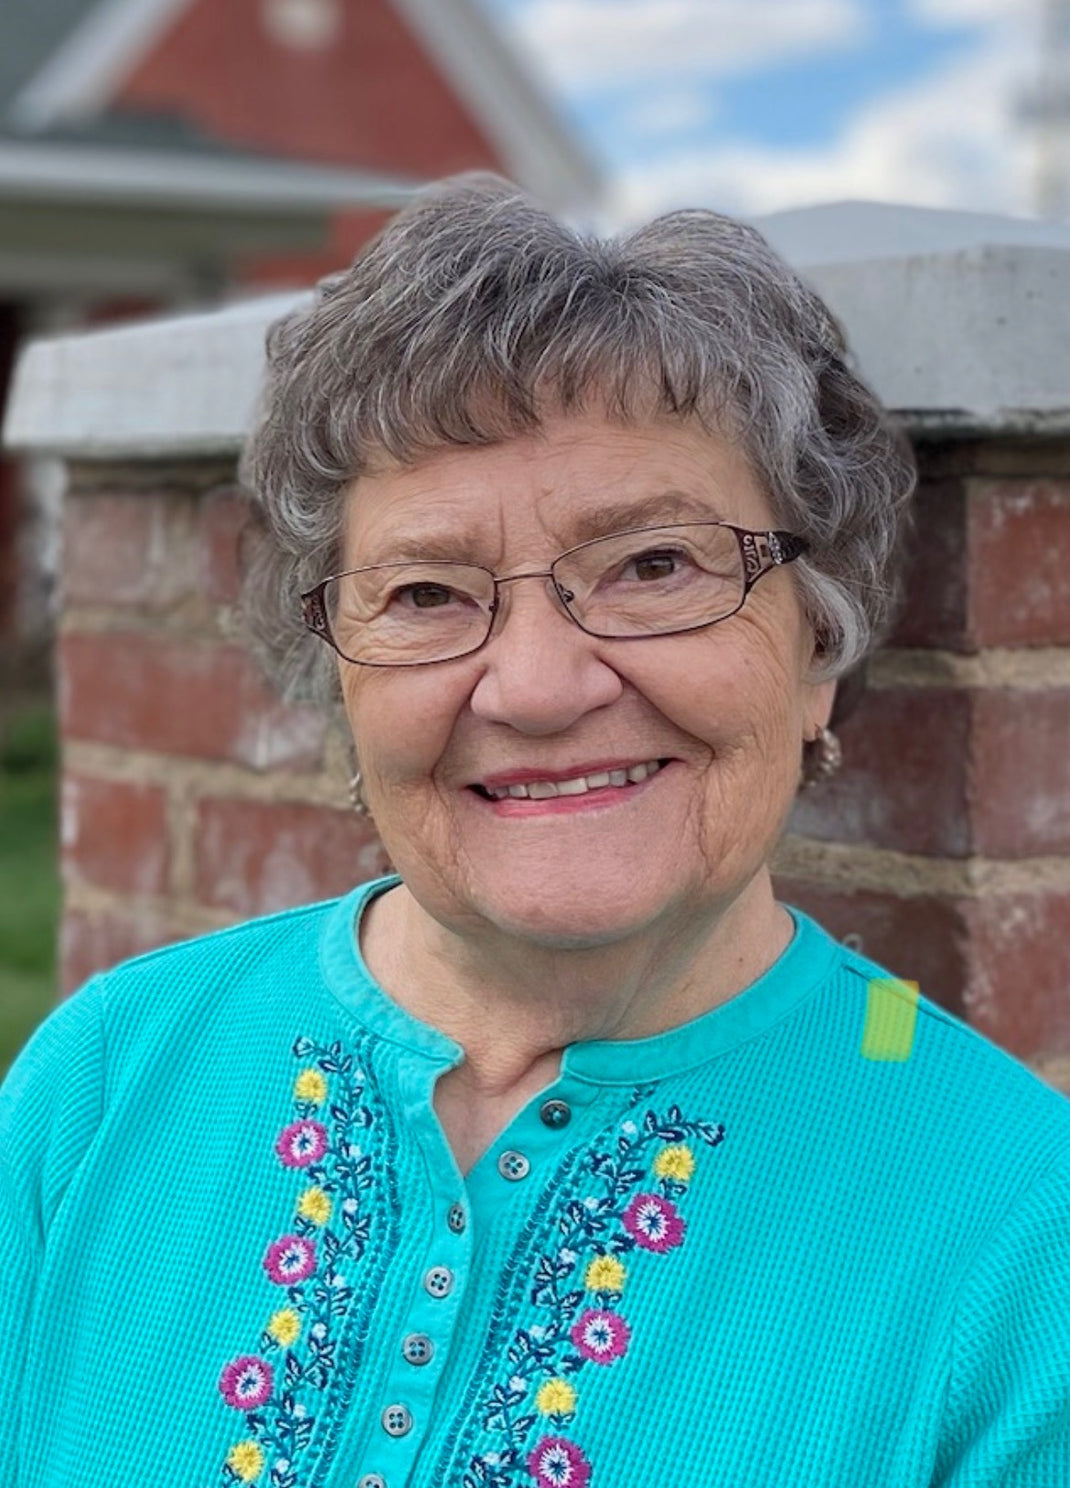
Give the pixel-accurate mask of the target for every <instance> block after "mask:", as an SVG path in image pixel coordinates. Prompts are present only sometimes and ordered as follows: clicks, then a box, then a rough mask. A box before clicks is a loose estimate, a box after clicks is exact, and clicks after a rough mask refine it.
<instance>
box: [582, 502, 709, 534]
mask: <svg viewBox="0 0 1070 1488" xmlns="http://www.w3.org/2000/svg"><path fill="white" fill-rule="evenodd" d="M722 520H723V517H722V515H721V513H720V512H719V511H717V510H716V509H715V508H714V507H711V505H710V503H709V502H708V501H704V500H703V499H702V498H701V497H699V496H690V495H688V493H687V492H686V491H662V492H659V493H658V494H657V495H655V496H641V497H638V498H637V499H636V500H634V501H606V502H603V503H602V504H601V505H599V506H596V507H594V508H592V509H590V510H588V511H584V512H580V513H578V514H577V515H576V517H575V520H574V521H572V522H570V524H569V528H570V531H571V532H572V533H573V541H574V542H575V543H583V542H588V541H590V539H591V538H595V537H606V536H608V535H610V534H612V533H614V532H627V531H628V530H629V528H632V527H661V526H664V525H666V524H668V523H672V522H719V521H722Z"/></svg>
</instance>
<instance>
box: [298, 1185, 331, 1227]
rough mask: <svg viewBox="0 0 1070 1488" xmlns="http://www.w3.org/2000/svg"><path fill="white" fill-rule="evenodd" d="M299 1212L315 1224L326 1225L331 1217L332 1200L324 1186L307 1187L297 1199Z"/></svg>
mask: <svg viewBox="0 0 1070 1488" xmlns="http://www.w3.org/2000/svg"><path fill="white" fill-rule="evenodd" d="M297 1212H298V1214H300V1215H301V1216H302V1217H303V1218H304V1219H310V1220H311V1221H312V1223H313V1224H318V1225H324V1224H326V1223H327V1221H328V1220H329V1219H330V1217H331V1200H330V1197H329V1195H327V1194H325V1193H324V1192H323V1189H322V1188H306V1189H305V1191H304V1193H303V1194H302V1195H301V1197H300V1198H299V1199H298V1201H297Z"/></svg>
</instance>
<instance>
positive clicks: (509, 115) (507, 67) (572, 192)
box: [392, 0, 603, 213]
mask: <svg viewBox="0 0 1070 1488" xmlns="http://www.w3.org/2000/svg"><path fill="white" fill-rule="evenodd" d="M392 4H393V5H394V8H395V9H396V10H397V11H398V13H399V14H400V15H401V16H402V17H403V18H404V19H405V20H406V21H407V22H408V23H409V26H410V27H411V29H412V31H413V32H414V33H415V35H416V36H418V37H420V38H421V39H422V40H423V42H424V44H425V45H426V46H427V47H428V49H429V50H430V51H431V52H432V53H433V55H434V56H435V57H436V58H437V59H438V62H439V64H440V66H441V67H442V70H443V72H444V73H445V74H446V76H447V77H448V78H450V79H451V80H452V82H453V84H454V87H455V88H456V89H457V91H458V93H460V95H461V97H462V98H464V99H465V100H466V101H467V102H468V104H469V105H470V106H471V108H472V111H473V113H474V114H475V116H476V118H477V120H478V121H479V123H481V124H482V125H483V127H484V128H485V129H486V131H487V133H488V134H489V135H490V137H491V139H492V140H493V141H494V143H495V144H496V145H497V147H498V150H499V151H500V153H501V156H502V159H503V161H504V162H505V165H506V167H507V169H508V171H509V173H510V174H511V175H512V176H514V177H515V179H516V180H517V181H519V182H520V183H521V184H522V185H523V186H526V187H527V188H529V189H530V190H531V191H533V192H535V193H536V194H537V195H539V196H541V197H542V198H543V200H544V201H545V202H546V204H547V205H548V206H550V207H553V208H555V209H556V210H558V211H569V210H577V211H579V212H587V213H590V212H591V211H592V210H594V208H595V207H596V206H597V205H598V204H599V200H600V197H601V194H602V188H603V179H602V172H601V171H600V170H599V168H598V166H597V165H596V163H595V161H594V157H593V156H592V155H590V154H589V153H588V152H587V151H586V149H585V148H584V147H583V145H582V143H581V141H580V140H579V138H578V136H577V135H576V133H575V132H574V131H572V130H570V129H569V128H568V127H567V126H566V124H565V122H564V120H563V118H562V116H561V114H560V112H558V111H557V110H556V109H555V108H554V106H553V105H552V103H551V102H550V101H549V99H548V98H547V96H546V93H545V91H544V89H543V88H542V87H541V86H540V85H539V83H538V81H537V79H536V78H535V76H534V75H533V73H532V72H531V70H530V69H529V68H528V67H527V66H526V65H525V63H524V60H523V58H522V57H521V56H520V55H519V53H518V51H517V49H516V48H514V47H512V46H510V45H509V43H508V41H507V40H506V38H505V36H504V35H503V33H502V31H501V29H500V28H499V27H498V26H497V25H495V24H494V23H493V22H492V20H491V18H490V17H489V16H488V15H487V13H486V9H485V7H484V5H483V4H481V3H480V0H392Z"/></svg>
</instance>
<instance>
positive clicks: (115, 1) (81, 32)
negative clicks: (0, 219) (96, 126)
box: [9, 0, 190, 129]
mask: <svg viewBox="0 0 1070 1488" xmlns="http://www.w3.org/2000/svg"><path fill="white" fill-rule="evenodd" d="M189 4H190V0H100V3H99V4H97V5H95V6H94V7H93V8H92V9H91V10H90V11H88V12H87V13H86V15H85V16H84V17H83V19H82V21H81V23H80V24H79V25H77V26H76V27H75V28H74V29H73V30H72V31H71V32H70V34H69V35H68V36H67V38H66V40H65V41H64V42H63V43H62V44H61V45H60V46H59V47H57V49H56V50H55V51H54V52H53V53H52V55H51V56H50V57H49V59H48V61H47V62H46V63H45V65H44V67H42V68H41V70H40V71H39V72H38V73H36V74H35V76H34V77H32V78H31V79H30V81H29V82H28V83H27V84H26V86H25V87H24V88H23V89H22V91H21V92H20V93H18V94H17V95H16V97H15V98H14V99H13V100H12V102H11V105H10V109H9V117H10V118H11V121H12V123H13V124H14V125H15V126H16V128H18V129H45V128H48V127H49V126H50V125H54V124H58V123H63V122H66V121H68V120H71V119H78V118H84V117H85V116H86V115H87V114H93V113H95V112H96V111H97V110H98V109H100V108H101V107H102V106H103V105H104V104H106V103H107V102H108V100H109V98H111V96H112V95H113V93H114V92H115V89H116V88H117V87H118V85H119V84H120V83H121V82H122V80H123V79H124V78H125V77H126V76H127V75H128V74H129V73H130V71H131V69H132V68H133V67H134V66H135V65H136V64H137V63H138V62H139V61H140V59H141V58H142V57H144V56H145V55H146V53H147V52H149V51H150V50H151V49H152V47H153V46H154V45H155V43H156V42H157V41H158V40H159V38H160V37H161V36H162V35H163V34H164V32H165V31H166V30H167V28H168V27H169V26H170V24H171V22H172V21H173V20H175V18H176V17H177V16H179V15H180V14H181V13H182V11H184V10H185V9H186V8H187V6H188V5H189Z"/></svg>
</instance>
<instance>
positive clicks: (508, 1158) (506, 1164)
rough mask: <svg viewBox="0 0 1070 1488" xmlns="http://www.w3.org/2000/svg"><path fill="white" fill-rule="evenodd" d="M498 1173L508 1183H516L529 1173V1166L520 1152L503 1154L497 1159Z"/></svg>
mask: <svg viewBox="0 0 1070 1488" xmlns="http://www.w3.org/2000/svg"><path fill="white" fill-rule="evenodd" d="M498 1172H499V1173H500V1174H501V1175H502V1177H503V1178H508V1179H509V1181H510V1183H517V1182H519V1180H520V1179H521V1178H526V1177H527V1176H528V1174H529V1173H530V1172H531V1164H530V1163H529V1162H528V1160H527V1158H526V1157H525V1156H524V1154H523V1153H522V1152H513V1151H512V1150H510V1151H508V1152H503V1153H502V1155H501V1157H499V1159H498Z"/></svg>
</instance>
